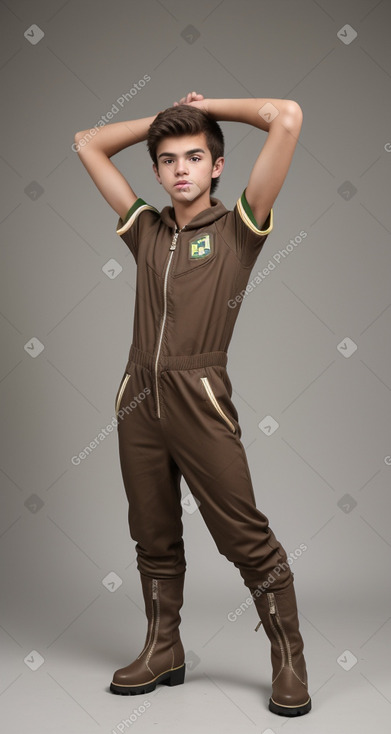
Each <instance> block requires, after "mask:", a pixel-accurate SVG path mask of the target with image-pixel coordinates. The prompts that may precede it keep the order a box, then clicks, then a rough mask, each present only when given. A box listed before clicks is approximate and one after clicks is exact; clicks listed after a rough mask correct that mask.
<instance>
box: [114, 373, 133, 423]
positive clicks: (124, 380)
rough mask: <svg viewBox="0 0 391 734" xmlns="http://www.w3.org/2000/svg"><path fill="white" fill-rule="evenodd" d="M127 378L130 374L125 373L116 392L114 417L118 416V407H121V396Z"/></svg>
mask: <svg viewBox="0 0 391 734" xmlns="http://www.w3.org/2000/svg"><path fill="white" fill-rule="evenodd" d="M129 377H130V372H127V373H126V375H124V377H123V379H122V382H121V385H120V388H119V390H118V396H117V400H116V401H115V414H116V415H118V411H119V408H120V405H121V400H122V396H123V394H124V391H125V387H126V385H127V383H128V380H129Z"/></svg>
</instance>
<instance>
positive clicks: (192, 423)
mask: <svg viewBox="0 0 391 734" xmlns="http://www.w3.org/2000/svg"><path fill="white" fill-rule="evenodd" d="M202 377H207V378H208V385H207V386H206V387H207V388H208V390H209V389H211V390H212V392H213V396H211V395H210V394H208V390H206V389H205V383H204V382H202V380H201V378H202ZM162 383H163V387H164V389H163V390H162V393H163V395H164V401H165V406H166V412H167V415H168V408H169V415H170V422H169V429H170V430H169V436H170V442H169V445H170V451H171V453H172V455H173V456H174V458H175V461H176V463H177V465H178V466H179V468H180V470H181V473H182V474H183V477H184V478H185V480H186V482H187V484H188V486H189V488H190V490H191V492H192V493H193V494H194V496H195V497H196V498H197V499H198V500H199V502H200V506H199V511H200V513H201V515H202V517H203V519H204V521H205V523H206V525H207V527H208V529H209V531H210V533H211V535H212V537H213V539H214V541H215V543H216V545H217V547H218V549H219V551H220V553H222V554H223V555H225V556H226V557H227V559H228V560H230V561H231V562H233V563H234V565H235V566H236V567H237V568H238V569H239V572H240V574H241V576H242V578H243V581H244V583H245V585H246V586H247V587H248V588H252V587H254V585H255V586H256V585H258V584H261V583H265V582H266V583H267V580H268V579H269V581H270V582H271V583H272V585H273V588H274V589H282V588H284V587H286V586H287V585H288V584H289V582H290V579H291V571H290V567H289V564H288V563H287V556H286V552H285V550H284V548H283V547H282V545H281V543H280V542H279V541H278V540H277V538H276V536H275V535H274V533H273V531H272V530H271V528H270V526H269V521H268V518H267V517H266V515H264V514H263V513H262V512H261V511H260V510H259V509H258V508H257V507H256V502H255V496H254V490H253V485H252V481H251V476H250V471H249V467H248V463H247V458H246V454H245V449H244V447H243V444H242V442H241V440H240V435H241V429H240V426H239V423H238V420H237V419H238V414H237V411H236V409H235V406H234V405H233V403H232V401H231V398H230V394H229V392H230V382H229V378H228V380H227V373H226V372H225V370H224V369H223V368H221V367H218V368H216V367H206V368H202V369H195V370H186V371H181V372H170V371H167V372H166V373H163V375H162ZM183 395H186V401H187V405H186V409H184V408H183ZM211 397H212V399H211ZM213 398H215V400H216V402H217V405H218V406H219V408H220V409H221V410H222V412H223V413H224V415H225V416H226V417H227V418H228V419H229V422H230V423H231V424H232V426H233V427H234V429H235V431H234V432H233V431H232V430H231V428H230V426H229V425H228V423H227V421H226V420H224V419H223V418H222V416H221V414H220V413H219V411H218V409H217V408H216V403H213Z"/></svg>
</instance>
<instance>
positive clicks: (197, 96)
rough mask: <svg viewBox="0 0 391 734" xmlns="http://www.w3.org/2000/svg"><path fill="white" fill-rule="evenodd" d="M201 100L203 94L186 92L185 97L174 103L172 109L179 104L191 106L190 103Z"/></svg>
mask: <svg viewBox="0 0 391 734" xmlns="http://www.w3.org/2000/svg"><path fill="white" fill-rule="evenodd" d="M201 99H204V96H203V94H198V93H197V92H188V93H187V95H186V97H182V98H181V99H180V100H179V102H174V104H173V107H178V105H180V104H191V102H195V101H200V100H201Z"/></svg>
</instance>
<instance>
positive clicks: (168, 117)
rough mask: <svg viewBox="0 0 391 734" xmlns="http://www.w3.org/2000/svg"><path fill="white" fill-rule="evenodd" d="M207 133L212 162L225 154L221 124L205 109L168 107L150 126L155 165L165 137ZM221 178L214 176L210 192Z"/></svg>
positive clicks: (182, 106)
mask: <svg viewBox="0 0 391 734" xmlns="http://www.w3.org/2000/svg"><path fill="white" fill-rule="evenodd" d="M200 133H205V138H206V144H207V146H208V149H209V150H210V153H211V156H212V164H213V163H214V162H215V161H216V159H217V158H220V156H223V155H224V135H223V131H222V129H221V127H220V125H219V124H218V123H217V122H216V120H215V119H214V118H213V117H212V115H210V114H209V113H208V112H206V111H205V110H200V109H199V108H198V107H191V106H190V105H177V106H175V107H168V108H167V109H166V110H162V112H159V114H158V115H156V117H155V119H154V121H153V122H152V124H151V125H150V127H149V130H148V135H147V148H148V152H149V155H150V156H151V158H152V160H153V162H154V164H155V166H156V167H157V166H158V162H157V157H156V149H157V147H158V145H159V143H160V142H161V141H162V140H163V138H168V137H179V136H181V135H199V134H200ZM218 182H219V178H212V181H211V187H210V194H211V195H212V194H213V193H214V192H215V191H216V188H217V186H218Z"/></svg>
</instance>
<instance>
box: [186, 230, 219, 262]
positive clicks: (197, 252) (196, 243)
mask: <svg viewBox="0 0 391 734" xmlns="http://www.w3.org/2000/svg"><path fill="white" fill-rule="evenodd" d="M212 250H213V241H212V235H211V234H208V233H203V234H201V235H198V237H196V238H195V239H194V240H191V241H190V242H189V256H190V259H191V260H201V259H202V258H204V257H207V256H208V255H211V253H212Z"/></svg>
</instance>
